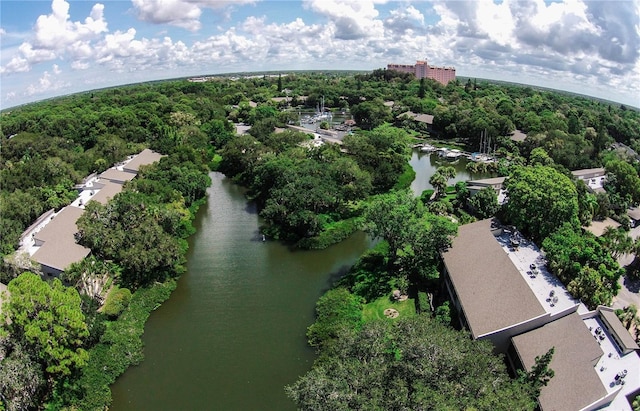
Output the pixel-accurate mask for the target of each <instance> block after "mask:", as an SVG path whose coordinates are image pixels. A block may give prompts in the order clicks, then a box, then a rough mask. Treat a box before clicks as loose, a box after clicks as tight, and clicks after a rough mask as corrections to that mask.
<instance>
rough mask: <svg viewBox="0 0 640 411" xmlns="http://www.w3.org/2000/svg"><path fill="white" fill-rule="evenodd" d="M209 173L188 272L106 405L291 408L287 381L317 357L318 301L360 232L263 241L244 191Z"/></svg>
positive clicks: (358, 250)
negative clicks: (306, 243)
mask: <svg viewBox="0 0 640 411" xmlns="http://www.w3.org/2000/svg"><path fill="white" fill-rule="evenodd" d="M212 179H213V184H212V186H211V187H210V189H209V200H208V202H207V204H206V205H205V206H203V207H202V208H201V209H200V212H199V214H198V216H197V219H196V222H195V223H196V229H197V233H196V234H195V235H194V236H193V237H192V238H191V241H190V251H189V255H188V257H187V258H188V271H187V272H186V273H185V274H184V275H183V276H182V277H181V278H180V280H179V282H178V287H177V289H176V290H175V291H174V292H173V294H172V295H171V298H170V299H169V300H168V301H167V302H165V303H164V304H163V305H162V306H161V307H160V308H159V309H158V310H157V311H155V312H153V313H152V315H151V316H150V318H149V320H148V322H147V324H146V326H145V333H144V337H143V341H144V344H145V348H144V354H145V360H144V361H143V363H142V364H141V365H139V366H137V367H132V368H130V369H129V370H127V372H126V373H125V374H124V375H122V376H121V377H120V378H119V379H118V380H117V381H116V383H115V384H114V385H113V386H112V392H113V404H112V406H111V409H112V410H138V411H142V410H198V409H200V410H203V409H214V410H293V409H295V407H294V404H293V403H292V402H291V401H290V400H289V399H288V398H287V397H286V396H285V393H284V386H285V385H287V384H291V383H293V382H294V381H295V380H296V379H297V378H298V377H299V376H301V375H303V374H304V373H306V372H307V371H308V370H309V369H310V368H311V365H312V363H313V360H314V358H315V356H314V353H313V350H312V349H310V348H309V347H308V346H307V344H306V337H305V332H306V328H307V327H308V326H309V325H310V324H311V323H312V322H313V320H314V307H315V302H316V300H317V299H318V298H319V297H320V296H321V295H322V293H324V291H326V290H327V289H328V288H329V287H330V286H331V284H332V283H333V281H334V280H335V279H337V278H338V277H339V276H340V275H342V274H343V273H344V272H345V271H346V270H347V269H348V268H349V267H350V266H351V265H352V264H353V263H354V262H355V260H356V259H357V258H358V257H359V256H360V254H362V252H364V251H365V250H366V248H367V246H368V241H367V238H366V237H365V235H364V234H362V233H358V234H356V235H354V236H352V237H351V238H350V239H348V240H346V241H344V242H342V243H340V244H338V245H336V246H334V247H330V248H329V249H327V250H323V251H314V252H311V251H296V252H292V251H291V250H289V249H288V248H287V247H285V246H282V245H281V244H279V243H277V242H271V241H267V242H264V243H263V242H262V236H261V235H260V234H259V231H258V224H259V221H258V215H257V211H256V209H255V207H254V206H252V205H250V204H249V205H248V204H247V202H246V199H245V197H244V195H243V192H242V189H241V188H240V187H238V186H236V185H234V184H232V183H231V182H230V181H229V180H228V179H226V178H225V177H224V176H223V175H221V174H219V173H213V174H212Z"/></svg>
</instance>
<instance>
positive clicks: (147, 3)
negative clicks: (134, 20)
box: [132, 0, 255, 31]
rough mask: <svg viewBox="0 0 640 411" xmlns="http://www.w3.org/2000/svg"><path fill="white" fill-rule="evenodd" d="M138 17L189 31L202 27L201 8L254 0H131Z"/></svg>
mask: <svg viewBox="0 0 640 411" xmlns="http://www.w3.org/2000/svg"><path fill="white" fill-rule="evenodd" d="M132 1H133V6H134V8H135V10H136V14H137V16H138V18H139V19H140V20H142V21H147V22H150V23H154V24H170V25H172V26H177V27H182V28H183V29H186V30H189V31H198V30H200V28H201V27H202V24H201V23H200V16H201V15H202V9H203V8H209V9H214V10H217V11H224V10H225V9H227V8H228V7H230V6H238V5H242V4H251V3H254V2H255V0H227V1H225V0H132Z"/></svg>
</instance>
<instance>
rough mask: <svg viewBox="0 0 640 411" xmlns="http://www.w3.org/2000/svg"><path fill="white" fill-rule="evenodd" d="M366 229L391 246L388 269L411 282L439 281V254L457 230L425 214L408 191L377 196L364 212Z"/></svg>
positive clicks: (440, 218) (438, 218)
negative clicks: (437, 268) (404, 276)
mask: <svg viewBox="0 0 640 411" xmlns="http://www.w3.org/2000/svg"><path fill="white" fill-rule="evenodd" d="M363 218H364V221H365V225H364V229H365V231H366V232H368V233H369V234H371V235H372V236H373V237H378V238H382V239H384V240H385V241H386V242H387V243H388V244H389V257H388V258H389V267H388V269H392V270H393V271H397V272H400V273H403V275H406V276H407V277H408V278H409V280H410V281H412V282H413V283H416V282H418V281H431V280H434V279H437V278H438V271H437V270H435V269H434V267H435V266H436V265H437V261H438V259H439V252H440V250H443V249H444V248H446V247H448V246H449V245H450V244H451V238H452V237H453V236H454V235H455V234H456V232H457V227H456V225H455V224H454V223H452V222H451V221H450V220H449V219H447V218H445V217H439V216H436V215H433V214H430V213H427V212H425V209H424V206H423V204H422V203H421V202H419V201H417V200H416V199H415V198H414V197H413V195H412V194H411V193H409V192H408V191H398V192H392V193H389V194H381V195H379V196H376V197H375V198H374V199H373V200H372V201H371V203H370V204H369V205H368V206H367V208H366V209H365V213H364V216H363Z"/></svg>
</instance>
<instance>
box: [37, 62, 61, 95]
mask: <svg viewBox="0 0 640 411" xmlns="http://www.w3.org/2000/svg"><path fill="white" fill-rule="evenodd" d="M53 71H54V73H53V75H52V74H51V73H49V72H48V71H45V72H44V73H43V74H42V77H40V79H38V82H37V83H35V84H29V85H28V86H27V88H26V94H27V95H28V96H32V95H35V94H45V93H49V92H51V91H55V90H60V89H63V88H66V87H69V86H70V83H68V82H65V81H62V80H60V79H58V78H57V75H58V74H60V69H59V68H58V67H57V65H55V64H54V65H53Z"/></svg>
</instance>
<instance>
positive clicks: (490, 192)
mask: <svg viewBox="0 0 640 411" xmlns="http://www.w3.org/2000/svg"><path fill="white" fill-rule="evenodd" d="M469 207H471V208H472V209H473V210H474V211H475V213H476V214H477V215H478V217H480V218H483V219H484V218H489V217H491V216H493V215H495V214H496V213H497V212H498V210H499V209H500V204H498V195H497V194H496V190H494V189H493V187H486V188H484V189H482V190H480V191H478V192H477V193H476V194H475V195H474V196H472V197H471V198H470V199H469Z"/></svg>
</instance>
